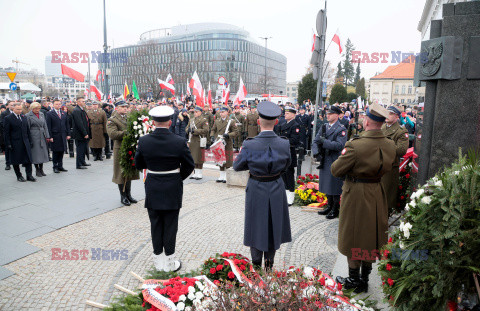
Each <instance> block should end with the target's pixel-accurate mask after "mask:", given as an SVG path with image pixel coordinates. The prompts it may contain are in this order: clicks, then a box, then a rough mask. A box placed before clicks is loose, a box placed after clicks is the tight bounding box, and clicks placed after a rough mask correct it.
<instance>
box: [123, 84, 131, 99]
mask: <svg viewBox="0 0 480 311" xmlns="http://www.w3.org/2000/svg"><path fill="white" fill-rule="evenodd" d="M129 94H130V91H129V90H128V85H127V81H125V86H124V87H123V98H124V99H127V96H128V95H129Z"/></svg>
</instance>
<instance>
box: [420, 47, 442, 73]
mask: <svg viewBox="0 0 480 311" xmlns="http://www.w3.org/2000/svg"><path fill="white" fill-rule="evenodd" d="M422 52H423V53H424V54H426V55H427V61H426V62H425V63H423V64H422V73H423V74H424V75H425V76H427V77H431V76H433V75H435V74H436V73H437V72H438V70H439V69H440V65H441V62H440V57H441V56H442V54H443V43H442V42H440V43H438V44H432V45H430V46H428V47H426V48H425V49H424V50H423V51H422Z"/></svg>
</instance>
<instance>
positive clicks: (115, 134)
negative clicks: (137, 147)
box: [107, 112, 140, 185]
mask: <svg viewBox="0 0 480 311" xmlns="http://www.w3.org/2000/svg"><path fill="white" fill-rule="evenodd" d="M126 132H127V116H126V115H125V116H123V117H122V116H121V115H120V114H119V113H117V112H114V113H113V114H112V116H111V117H110V119H108V122H107V133H108V136H109V137H110V139H111V140H113V141H114V143H113V178H112V182H113V183H116V184H117V185H121V184H124V183H125V182H127V181H129V180H136V179H139V178H140V177H139V174H138V172H137V175H136V176H135V177H134V178H132V179H129V180H126V179H125V177H124V176H123V175H122V169H121V167H120V146H121V145H122V140H123V136H124V135H125V133H126Z"/></svg>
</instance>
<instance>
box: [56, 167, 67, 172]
mask: <svg viewBox="0 0 480 311" xmlns="http://www.w3.org/2000/svg"><path fill="white" fill-rule="evenodd" d="M58 170H59V171H60V172H68V170H66V169H64V168H63V167H61V168H59V169H58Z"/></svg>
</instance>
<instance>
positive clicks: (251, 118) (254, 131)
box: [245, 111, 259, 137]
mask: <svg viewBox="0 0 480 311" xmlns="http://www.w3.org/2000/svg"><path fill="white" fill-rule="evenodd" d="M257 120H258V112H256V111H255V112H254V113H249V114H247V117H246V120H245V127H246V132H247V137H255V136H257V135H258V133H259V130H258V123H257Z"/></svg>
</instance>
